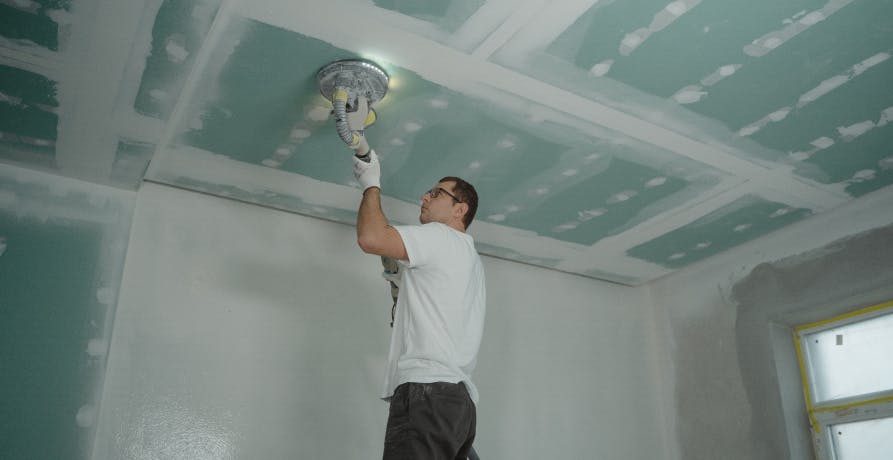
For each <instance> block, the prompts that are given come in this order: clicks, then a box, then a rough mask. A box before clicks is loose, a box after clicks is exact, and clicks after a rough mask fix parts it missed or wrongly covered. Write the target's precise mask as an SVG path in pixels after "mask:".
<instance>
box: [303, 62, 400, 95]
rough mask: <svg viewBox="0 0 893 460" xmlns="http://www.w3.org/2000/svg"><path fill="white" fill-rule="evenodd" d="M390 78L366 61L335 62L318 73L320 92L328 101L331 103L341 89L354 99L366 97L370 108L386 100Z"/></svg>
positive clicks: (379, 68)
mask: <svg viewBox="0 0 893 460" xmlns="http://www.w3.org/2000/svg"><path fill="white" fill-rule="evenodd" d="M388 78H389V77H388V74H387V72H385V71H384V69H382V68H381V67H379V66H378V65H377V64H375V63H374V62H372V61H367V60H365V59H344V60H341V61H335V62H332V63H330V64H327V65H326V66H324V67H323V68H321V69H319V72H317V73H316V81H317V83H319V92H320V93H322V95H323V96H325V98H326V99H328V100H330V101H331V100H332V93H334V92H335V88H337V87H341V88H344V89H346V90H348V91H349V92H350V93H351V95H352V96H354V97H358V96H365V97H366V100H367V101H368V103H369V107H372V106H373V105H374V104H375V103H376V102H378V101H380V100H381V99H382V98H384V96H385V93H387V92H388ZM350 102H351V103H352V102H353V101H350Z"/></svg>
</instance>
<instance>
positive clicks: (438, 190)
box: [425, 187, 462, 203]
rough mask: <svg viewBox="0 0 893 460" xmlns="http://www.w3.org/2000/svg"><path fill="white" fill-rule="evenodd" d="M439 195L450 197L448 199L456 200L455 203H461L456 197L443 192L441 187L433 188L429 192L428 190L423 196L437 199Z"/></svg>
mask: <svg viewBox="0 0 893 460" xmlns="http://www.w3.org/2000/svg"><path fill="white" fill-rule="evenodd" d="M441 193H446V194H447V195H449V196H450V198H452V199H454V200H456V203H461V202H462V200H460V199H458V198H456V195H453V194H452V193H450V192H448V191H446V190H444V189H443V188H442V187H434V188H432V189H431V190H428V191H427V192H425V195H428V196H430V197H431V198H437V197H438V196H440V194H441Z"/></svg>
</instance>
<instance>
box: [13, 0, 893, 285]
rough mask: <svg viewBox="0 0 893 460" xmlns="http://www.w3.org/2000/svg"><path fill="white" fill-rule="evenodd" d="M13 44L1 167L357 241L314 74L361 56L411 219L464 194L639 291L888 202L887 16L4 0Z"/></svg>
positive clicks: (854, 5) (739, 6)
mask: <svg viewBox="0 0 893 460" xmlns="http://www.w3.org/2000/svg"><path fill="white" fill-rule="evenodd" d="M0 33H2V37H3V38H2V42H0V112H2V115H0V136H2V137H0V160H2V161H3V162H4V163H8V164H15V165H24V166H27V167H31V168H36V169H41V170H48V171H54V172H57V173H59V174H63V175H66V176H72V177H77V178H81V179H86V180H89V181H93V182H97V183H103V184H112V185H115V186H119V187H124V188H131V189H135V188H137V187H138V186H139V183H140V182H141V181H142V180H144V179H145V180H151V181H155V182H160V183H165V184H170V185H174V186H177V187H182V188H185V189H190V190H195V191H200V192H204V193H210V194H214V195H220V196H224V197H230V198H233V199H238V200H243V201H246V202H251V203H257V204H261V205H265V206H270V207H274V208H279V209H284V210H288V211H293V212H297V213H301V214H307V215H311V216H315V217H320V218H324V219H329V220H334V221H339V222H345V223H353V222H354V221H355V217H356V211H355V210H356V207H357V205H358V203H359V196H360V195H359V192H358V191H357V190H356V188H355V187H356V184H355V183H354V182H353V177H352V173H351V164H350V162H351V160H350V152H349V151H348V150H347V149H346V148H345V147H344V145H343V144H341V141H340V140H339V138H338V136H337V134H336V132H335V129H334V122H333V121H332V119H331V117H330V115H329V112H330V110H331V105H330V104H329V103H328V101H326V100H325V99H324V98H322V97H321V96H320V94H319V92H318V89H317V86H316V80H315V75H316V71H317V70H318V69H319V68H320V67H321V66H322V65H324V64H326V63H328V62H330V61H333V60H336V59H343V58H351V57H362V58H367V59H372V60H374V61H376V62H378V63H379V64H381V65H382V66H383V67H384V68H385V69H386V70H387V72H388V73H389V74H390V75H391V78H392V80H391V87H390V89H389V93H388V95H387V97H386V98H385V99H383V100H382V101H381V102H380V103H379V104H378V106H377V111H378V115H379V120H378V122H377V123H376V124H375V125H373V126H372V127H370V128H369V130H368V131H367V137H368V139H369V140H370V143H371V144H372V146H373V147H374V148H375V149H376V151H377V152H378V153H379V155H380V157H381V161H382V171H383V178H382V183H383V190H384V194H385V196H386V197H385V202H384V206H385V210H386V211H387V213H388V214H389V217H391V219H392V221H393V222H396V223H414V222H416V221H417V218H418V202H419V198H420V195H421V193H422V192H423V191H424V190H426V189H428V188H430V187H431V186H432V185H433V184H434V183H435V182H436V181H437V179H439V178H440V177H442V176H445V175H458V176H461V177H464V178H467V179H468V180H469V181H471V182H472V183H473V184H475V185H476V186H477V188H478V190H479V192H480V195H481V203H480V208H479V210H478V217H477V221H476V222H475V223H474V224H473V225H472V227H471V229H470V230H471V233H472V234H473V235H474V236H475V238H476V240H477V242H478V245H479V250H480V251H481V252H482V253H484V254H489V255H493V256H497V257H502V258H506V259H511V260H516V261H519V262H523V263H528V264H534V265H539V266H543V267H549V268H554V269H558V270H563V271H567V272H572V273H578V274H581V275H584V276H589V277H594V278H599V279H604V280H609V281H614V282H619V283H624V284H640V283H644V282H647V281H650V280H653V279H655V278H657V277H660V276H662V275H665V274H667V273H670V272H672V271H674V270H677V269H679V268H681V267H685V266H687V265H690V264H692V263H695V262H697V261H699V260H702V259H704V258H707V257H710V256H712V255H715V254H717V253H720V252H723V251H726V250H728V249H730V248H732V247H734V246H737V245H740V244H742V243H744V242H747V241H751V240H754V239H758V238H760V237H763V236H765V235H767V234H768V233H770V232H773V231H775V230H777V229H780V228H782V227H785V226H787V225H790V224H793V223H795V222H798V221H801V220H803V219H808V218H809V217H810V216H812V215H815V214H817V213H826V212H833V210H834V208H836V207H838V206H841V205H843V204H844V203H847V202H848V201H851V200H855V199H859V197H861V196H863V195H865V194H867V193H870V192H872V191H875V190H877V189H880V188H883V187H887V186H889V185H890V184H891V183H893V124H891V123H890V122H891V120H893V83H891V82H893V59H890V57H891V53H893V1H891V0H790V1H784V2H778V1H777V0H752V1H747V2H730V1H712V2H710V1H701V0H675V1H669V0H614V1H610V0H609V1H598V0H566V1H545V0H490V1H485V0H453V1H422V0H365V1H363V0H319V1H317V0H305V1H295V0H244V1H238V0H236V1H228V0H192V1H188V0H165V1H162V0H148V1H137V0H132V1H99V0H2V1H0ZM878 212H891V210H878ZM257 224H258V226H263V222H258V223H257Z"/></svg>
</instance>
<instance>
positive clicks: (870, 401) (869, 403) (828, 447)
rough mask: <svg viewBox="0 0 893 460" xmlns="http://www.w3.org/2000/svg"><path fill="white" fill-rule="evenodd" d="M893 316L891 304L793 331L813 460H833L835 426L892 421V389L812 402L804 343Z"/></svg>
mask: <svg viewBox="0 0 893 460" xmlns="http://www.w3.org/2000/svg"><path fill="white" fill-rule="evenodd" d="M891 314H893V301H889V302H885V303H881V304H878V305H873V306H870V307H866V308H862V309H859V310H855V311H851V312H849V313H844V314H842V315H838V316H835V317H832V318H828V319H825V320H821V321H817V322H814V323H809V324H804V325H801V326H795V327H794V328H793V331H792V332H793V339H794V347H795V349H796V353H797V361H798V363H799V367H800V377H801V382H802V385H803V400H804V402H805V404H806V411H807V416H808V419H809V425H810V428H811V429H810V432H811V435H812V440H813V447H814V449H815V454H816V458H817V459H818V460H837V454H836V449H835V446H834V434H833V432H832V427H833V426H834V425H837V424H842V423H851V422H859V421H866V420H874V419H880V418H887V417H893V388H890V389H887V390H883V391H878V392H874V393H869V394H864V395H858V396H852V397H846V398H840V399H832V400H828V401H824V402H820V403H819V402H816V401H815V400H814V399H815V398H814V394H815V393H814V391H813V385H812V375H811V372H810V368H809V367H808V366H807V360H806V356H805V353H806V351H805V350H807V345H806V340H807V337H808V336H809V335H810V334H814V333H817V332H823V331H826V330H828V329H833V328H837V327H841V326H846V325H849V324H853V323H857V322H862V321H867V320H870V319H873V318H877V317H881V316H886V315H891Z"/></svg>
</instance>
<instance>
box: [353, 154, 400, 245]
mask: <svg viewBox="0 0 893 460" xmlns="http://www.w3.org/2000/svg"><path fill="white" fill-rule="evenodd" d="M369 156H370V161H369V162H365V161H363V160H361V159H359V158H356V157H354V175H355V176H356V178H357V181H358V182H359V183H360V185H361V186H362V187H363V200H362V201H361V202H360V209H359V211H358V212H357V244H359V246H360V249H362V250H363V252H366V253H368V254H376V255H379V256H385V257H390V258H393V259H400V260H407V259H408V256H407V254H406V247H405V246H404V245H403V238H402V237H401V236H400V233H399V232H398V231H397V230H396V229H395V228H394V227H391V226H390V225H388V219H387V217H385V215H384V211H382V209H381V185H380V177H381V166H380V165H379V162H378V155H376V154H375V152H374V151H370V152H369Z"/></svg>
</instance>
